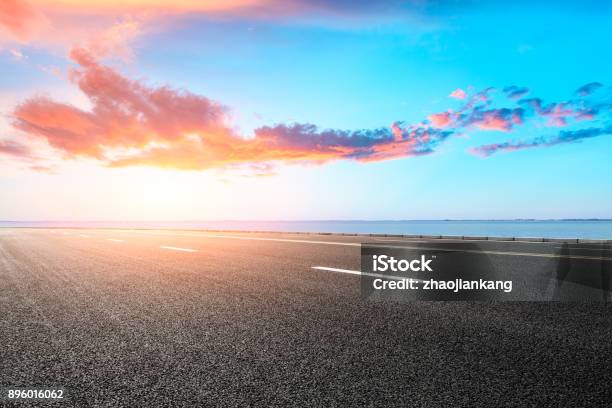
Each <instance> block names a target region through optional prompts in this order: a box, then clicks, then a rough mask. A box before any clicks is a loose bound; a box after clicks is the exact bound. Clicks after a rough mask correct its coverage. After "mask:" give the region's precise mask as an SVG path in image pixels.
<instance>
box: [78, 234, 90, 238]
mask: <svg viewBox="0 0 612 408" xmlns="http://www.w3.org/2000/svg"><path fill="white" fill-rule="evenodd" d="M79 237H81V238H89V235H85V234H79Z"/></svg>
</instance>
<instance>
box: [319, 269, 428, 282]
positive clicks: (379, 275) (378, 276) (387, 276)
mask: <svg viewBox="0 0 612 408" xmlns="http://www.w3.org/2000/svg"><path fill="white" fill-rule="evenodd" d="M311 269H316V270H317V271H326V272H336V273H345V274H347V275H359V276H371V277H373V278H383V279H392V280H403V279H413V280H415V281H418V282H420V281H421V280H420V279H416V278H410V277H408V276H392V275H381V274H379V273H370V272H361V271H353V270H351V269H340V268H330V267H328V266H311Z"/></svg>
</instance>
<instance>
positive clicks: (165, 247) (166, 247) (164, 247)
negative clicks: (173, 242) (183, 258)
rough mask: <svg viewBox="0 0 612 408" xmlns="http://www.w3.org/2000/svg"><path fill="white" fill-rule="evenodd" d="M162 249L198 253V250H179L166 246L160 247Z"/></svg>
mask: <svg viewBox="0 0 612 408" xmlns="http://www.w3.org/2000/svg"><path fill="white" fill-rule="evenodd" d="M160 248H161V249H169V250H171V251H180V252H198V250H197V249H191V248H179V247H173V246H165V245H162V246H160Z"/></svg>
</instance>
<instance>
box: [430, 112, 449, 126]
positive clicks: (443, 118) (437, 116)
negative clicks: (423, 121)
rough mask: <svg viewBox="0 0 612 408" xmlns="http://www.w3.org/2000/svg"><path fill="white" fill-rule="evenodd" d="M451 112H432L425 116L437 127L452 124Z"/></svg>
mask: <svg viewBox="0 0 612 408" xmlns="http://www.w3.org/2000/svg"><path fill="white" fill-rule="evenodd" d="M451 115H452V112H450V111H449V112H442V113H433V114H431V115H429V116H428V117H427V119H429V121H430V122H431V124H432V126H434V127H437V128H444V127H448V126H450V125H451V124H452V118H451Z"/></svg>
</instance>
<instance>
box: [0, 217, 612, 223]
mask: <svg viewBox="0 0 612 408" xmlns="http://www.w3.org/2000/svg"><path fill="white" fill-rule="evenodd" d="M565 221H568V222H580V221H603V222H610V221H612V218H508V219H503V218H500V219H497V218H493V219H484V218H483V219H477V218H475V219H461V218H457V219H454V218H441V219H416V220H411V219H399V220H390V219H381V220H359V219H355V220H334V219H323V220H0V223H71V224H76V223H137V224H141V223H142V224H145V223H177V224H183V223H221V222H229V223H247V222H255V223H266V222H269V223H296V222H299V223H318V222H323V223H332V222H333V223H399V222H565Z"/></svg>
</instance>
